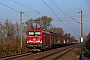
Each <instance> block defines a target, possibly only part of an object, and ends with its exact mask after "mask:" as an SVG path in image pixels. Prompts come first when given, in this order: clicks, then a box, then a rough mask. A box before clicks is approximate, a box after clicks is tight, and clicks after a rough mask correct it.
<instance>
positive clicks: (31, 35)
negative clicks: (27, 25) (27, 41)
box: [28, 31, 41, 37]
mask: <svg viewBox="0 0 90 60" xmlns="http://www.w3.org/2000/svg"><path fill="white" fill-rule="evenodd" d="M28 35H29V37H40V35H41V34H40V32H36V31H35V32H29V34H28Z"/></svg>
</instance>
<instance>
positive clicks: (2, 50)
mask: <svg viewBox="0 0 90 60" xmlns="http://www.w3.org/2000/svg"><path fill="white" fill-rule="evenodd" d="M51 21H52V18H51V17H47V16H42V17H40V18H37V19H36V20H34V19H30V20H28V21H26V22H24V23H22V24H23V25H22V31H23V33H22V38H23V47H22V51H23V52H25V51H26V46H25V45H26V41H25V35H26V32H27V30H28V29H32V28H35V27H36V26H37V27H40V28H41V29H46V30H47V31H52V32H55V33H58V34H60V35H65V36H66V37H67V38H72V39H75V38H74V36H71V34H70V33H69V34H68V33H66V34H64V30H63V29H62V28H56V27H53V26H52V25H51ZM16 53H20V25H19V23H18V22H16V23H12V22H11V21H9V20H8V19H7V20H6V21H5V22H4V23H2V24H1V23H0V56H7V55H11V54H16Z"/></svg>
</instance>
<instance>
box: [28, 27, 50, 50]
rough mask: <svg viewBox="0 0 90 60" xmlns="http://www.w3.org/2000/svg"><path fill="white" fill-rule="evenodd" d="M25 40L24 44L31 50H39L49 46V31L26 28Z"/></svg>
mask: <svg viewBox="0 0 90 60" xmlns="http://www.w3.org/2000/svg"><path fill="white" fill-rule="evenodd" d="M26 41H27V42H26V43H27V44H26V46H27V48H29V49H30V50H31V51H41V50H45V49H48V48H50V47H51V35H50V33H49V32H45V31H44V30H41V29H38V28H35V29H31V30H28V32H27V34H26Z"/></svg>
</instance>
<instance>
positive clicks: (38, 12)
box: [12, 0, 42, 15]
mask: <svg viewBox="0 0 90 60" xmlns="http://www.w3.org/2000/svg"><path fill="white" fill-rule="evenodd" d="M12 1H13V2H15V3H17V4H19V5H21V6H22V7H24V8H26V9H29V10H32V11H34V12H36V13H38V14H41V12H39V11H36V10H33V9H31V8H28V7H26V6H24V5H22V4H20V3H18V2H16V1H15V0H12ZM41 15H42V14H41Z"/></svg>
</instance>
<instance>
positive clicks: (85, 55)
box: [84, 49, 90, 58]
mask: <svg viewBox="0 0 90 60" xmlns="http://www.w3.org/2000/svg"><path fill="white" fill-rule="evenodd" d="M84 57H86V58H90V51H89V50H87V49H86V50H85V53H84Z"/></svg>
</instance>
